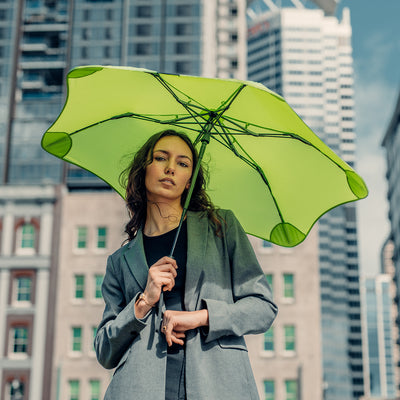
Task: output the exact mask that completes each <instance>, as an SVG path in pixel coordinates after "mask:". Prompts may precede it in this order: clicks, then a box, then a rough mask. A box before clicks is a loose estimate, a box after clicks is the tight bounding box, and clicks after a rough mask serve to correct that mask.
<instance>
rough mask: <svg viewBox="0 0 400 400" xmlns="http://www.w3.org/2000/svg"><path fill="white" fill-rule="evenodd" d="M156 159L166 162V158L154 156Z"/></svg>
mask: <svg viewBox="0 0 400 400" xmlns="http://www.w3.org/2000/svg"><path fill="white" fill-rule="evenodd" d="M154 159H155V160H156V161H164V160H165V158H164V157H162V156H154Z"/></svg>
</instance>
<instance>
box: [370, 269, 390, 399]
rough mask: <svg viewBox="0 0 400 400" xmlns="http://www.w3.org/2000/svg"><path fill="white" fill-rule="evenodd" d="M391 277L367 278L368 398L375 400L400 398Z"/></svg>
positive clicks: (382, 275)
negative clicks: (397, 392) (396, 366)
mask: <svg viewBox="0 0 400 400" xmlns="http://www.w3.org/2000/svg"><path fill="white" fill-rule="evenodd" d="M390 289H391V277H390V276H389V275H387V274H380V275H378V276H377V277H375V278H367V279H365V282H364V286H363V292H364V297H365V302H364V304H365V312H364V318H365V324H366V330H365V332H364V335H365V343H366V348H367V354H368V357H366V359H367V360H368V363H367V365H366V370H367V371H369V373H368V374H367V375H366V376H368V377H369V379H367V381H368V382H369V384H368V387H367V388H366V395H367V396H368V395H369V396H371V398H383V399H394V398H395V397H396V388H395V372H394V351H393V350H394V349H393V347H394V340H393V337H392V331H393V329H392V320H393V319H392V299H393V297H392V295H391V290H390Z"/></svg>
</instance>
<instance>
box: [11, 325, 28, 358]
mask: <svg viewBox="0 0 400 400" xmlns="http://www.w3.org/2000/svg"><path fill="white" fill-rule="evenodd" d="M20 329H23V330H24V331H25V333H26V336H25V337H23V338H22V339H23V340H24V342H23V343H22V346H24V347H25V351H17V352H16V351H15V347H16V346H21V344H16V332H17V330H20ZM29 335H30V329H29V324H27V323H15V324H13V325H11V326H10V329H9V348H8V357H9V358H10V359H13V360H25V359H27V358H28V357H29V355H30V354H29V347H30V341H29V339H30V338H29ZM17 340H18V338H17Z"/></svg>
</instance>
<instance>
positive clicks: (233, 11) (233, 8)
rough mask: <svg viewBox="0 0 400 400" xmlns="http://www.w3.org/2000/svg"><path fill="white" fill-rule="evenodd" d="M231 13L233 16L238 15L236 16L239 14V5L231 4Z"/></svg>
mask: <svg viewBox="0 0 400 400" xmlns="http://www.w3.org/2000/svg"><path fill="white" fill-rule="evenodd" d="M229 14H230V15H231V16H232V17H236V16H237V15H238V9H237V7H235V6H231V7H230V9H229Z"/></svg>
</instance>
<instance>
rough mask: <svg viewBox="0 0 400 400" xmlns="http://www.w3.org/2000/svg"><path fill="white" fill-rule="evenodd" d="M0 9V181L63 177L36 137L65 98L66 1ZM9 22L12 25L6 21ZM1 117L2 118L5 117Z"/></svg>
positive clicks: (31, 0) (14, 4)
mask: <svg viewBox="0 0 400 400" xmlns="http://www.w3.org/2000/svg"><path fill="white" fill-rule="evenodd" d="M5 3H9V4H8V7H9V8H8V9H5V10H3V13H4V17H5V18H4V21H5V23H6V24H7V35H9V36H8V37H9V38H10V39H11V40H7V41H5V44H6V48H7V49H8V51H7V58H8V60H9V61H8V62H7V64H6V65H5V68H4V71H3V73H4V74H5V77H6V78H8V82H9V87H8V91H7V93H1V100H2V102H3V104H5V105H6V112H5V113H4V114H2V115H0V118H1V121H0V123H4V125H5V128H6V129H4V130H2V132H1V133H0V141H1V142H3V143H4V150H3V151H2V152H1V154H0V163H1V167H0V168H1V170H2V171H3V180H2V182H3V183H17V184H21V183H24V184H33V183H57V182H60V181H61V162H59V161H58V160H56V159H54V158H52V157H51V156H49V155H48V154H46V153H45V152H43V151H42V150H41V149H40V138H41V134H42V132H43V130H46V129H47V128H48V127H49V125H50V124H51V122H52V121H53V120H54V118H55V117H56V116H57V113H58V112H59V111H60V110H61V105H62V100H63V77H64V71H65V68H66V66H67V44H68V40H67V39H68V26H69V25H68V2H67V1H50V0H42V1H39V0H26V1H23V0H19V1H15V2H11V1H10V2H2V3H1V5H2V6H3V4H5ZM0 14H1V13H0ZM8 25H10V26H9V27H8ZM3 118H4V119H3Z"/></svg>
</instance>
